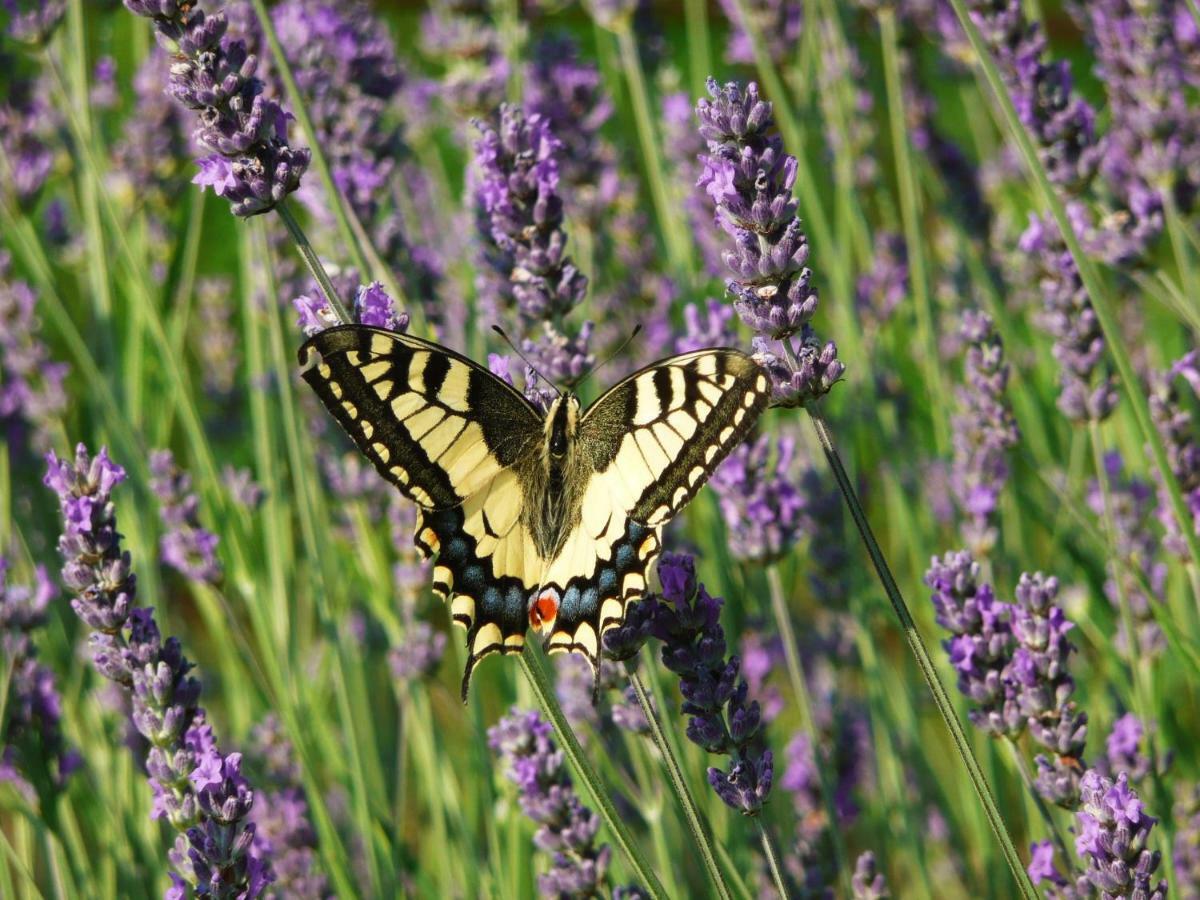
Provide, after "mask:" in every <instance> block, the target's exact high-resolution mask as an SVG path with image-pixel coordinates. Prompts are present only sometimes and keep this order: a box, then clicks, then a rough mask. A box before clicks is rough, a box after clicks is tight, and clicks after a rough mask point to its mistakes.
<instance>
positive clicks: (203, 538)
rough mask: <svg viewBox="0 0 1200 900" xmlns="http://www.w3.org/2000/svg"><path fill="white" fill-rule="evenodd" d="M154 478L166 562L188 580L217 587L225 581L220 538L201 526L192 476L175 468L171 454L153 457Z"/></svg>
mask: <svg viewBox="0 0 1200 900" xmlns="http://www.w3.org/2000/svg"><path fill="white" fill-rule="evenodd" d="M150 475H151V479H150V490H152V491H153V492H154V494H155V495H156V496H157V497H158V499H159V500H160V501H161V503H162V505H161V507H160V508H159V515H160V517H161V518H162V522H163V525H164V526H165V527H166V529H167V532H166V534H164V535H163V537H162V540H161V542H160V543H159V554H160V556H161V558H162V561H163V562H164V563H166V564H167V565H168V566H170V567H171V568H172V569H175V570H176V571H177V572H179V573H180V574H182V575H183V576H184V577H185V578H190V579H192V580H193V581H203V582H207V583H209V584H214V583H216V582H217V581H219V580H220V578H221V563H220V562H219V561H218V560H217V555H216V554H217V536H216V535H215V534H213V533H212V532H211V531H208V530H207V529H205V528H203V527H202V526H201V525H200V501H199V499H198V498H197V497H196V495H195V494H194V493H193V492H192V478H191V476H190V475H188V474H187V473H186V472H184V471H183V470H182V469H180V468H179V466H177V465H175V457H174V456H173V455H172V453H171V451H170V450H155V451H153V452H152V453H151V454H150Z"/></svg>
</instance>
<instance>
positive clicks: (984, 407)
mask: <svg viewBox="0 0 1200 900" xmlns="http://www.w3.org/2000/svg"><path fill="white" fill-rule="evenodd" d="M960 334H961V336H962V339H963V341H964V342H966V345H967V352H966V359H965V362H964V364H963V382H964V383H963V384H962V385H961V386H960V387H959V389H958V391H957V401H958V411H957V412H956V413H955V415H954V416H953V417H952V419H951V425H950V428H951V431H952V432H953V435H954V437H953V442H954V461H953V464H952V465H951V468H950V486H951V488H952V489H953V491H954V496H955V499H956V500H957V501H958V505H959V508H960V509H961V510H962V512H963V515H964V517H965V519H966V522H965V523H964V526H963V534H964V536H965V537H966V540H967V544H968V546H969V547H970V548H971V550H972V552H973V553H976V554H981V555H982V554H986V553H987V552H988V551H989V550H990V549H991V547H992V546H993V545H994V544H995V541H996V528H995V521H994V516H995V513H996V507H997V504H998V502H999V499H1000V492H1001V491H1002V490H1003V489H1004V485H1005V484H1006V483H1007V481H1008V471H1009V469H1008V453H1009V451H1010V450H1011V449H1012V448H1013V447H1015V446H1016V445H1017V443H1018V441H1020V437H1021V435H1020V431H1019V430H1018V429H1017V422H1016V419H1015V417H1014V416H1013V413H1012V409H1011V408H1010V405H1009V402H1008V399H1007V397H1006V396H1005V394H1006V393H1007V389H1008V375H1009V365H1008V363H1007V362H1006V361H1005V359H1004V347H1003V345H1002V343H1001V341H1000V336H999V335H998V334H997V333H996V328H995V325H994V323H993V322H992V319H991V317H990V316H989V315H987V314H986V313H982V312H978V311H976V310H966V311H965V312H964V313H963V318H962V326H961V329H960Z"/></svg>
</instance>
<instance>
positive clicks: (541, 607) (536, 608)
mask: <svg viewBox="0 0 1200 900" xmlns="http://www.w3.org/2000/svg"><path fill="white" fill-rule="evenodd" d="M557 616H558V595H557V594H556V593H555V592H554V591H543V592H542V594H541V595H539V596H538V598H537V599H536V600H534V601H533V605H532V606H530V607H529V626H530V627H531V628H532V629H533V630H534V631H541V630H542V627H543V626H544V625H546V624H547V623H549V622H553V621H554V619H555V617H557Z"/></svg>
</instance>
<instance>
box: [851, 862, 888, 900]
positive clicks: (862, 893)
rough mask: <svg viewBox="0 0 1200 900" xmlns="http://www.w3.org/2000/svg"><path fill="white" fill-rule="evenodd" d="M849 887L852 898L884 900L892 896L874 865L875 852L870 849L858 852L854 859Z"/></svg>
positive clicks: (858, 899) (881, 874)
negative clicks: (856, 857)
mask: <svg viewBox="0 0 1200 900" xmlns="http://www.w3.org/2000/svg"><path fill="white" fill-rule="evenodd" d="M850 888H851V890H852V891H853V892H854V893H853V897H854V900H885V898H888V897H891V896H892V892H891V891H889V890H888V886H887V881H886V880H885V879H884V877H883V873H882V872H880V871H879V870H878V868H877V867H876V865H875V854H874V853H872V852H871V851H870V850H868V851H866V852H865V853H860V854H859V856H858V859H857V860H855V862H854V874H853V875H852V876H851V878H850Z"/></svg>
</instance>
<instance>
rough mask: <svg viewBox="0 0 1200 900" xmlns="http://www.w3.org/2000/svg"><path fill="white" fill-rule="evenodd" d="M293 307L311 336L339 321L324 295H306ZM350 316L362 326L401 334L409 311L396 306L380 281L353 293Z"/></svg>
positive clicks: (362, 286) (406, 324)
mask: <svg viewBox="0 0 1200 900" xmlns="http://www.w3.org/2000/svg"><path fill="white" fill-rule="evenodd" d="M292 306H293V307H294V308H295V309H296V312H298V313H299V314H300V318H299V319H297V321H296V324H297V325H299V326H300V330H301V331H303V332H304V333H305V334H306V335H308V336H309V337H312V336H313V335H314V334H317V333H318V332H321V331H324V330H325V329H326V328H332V327H333V326H334V325H337V324H338V320H337V316H336V315H335V314H334V312H333V310H332V308H330V306H329V301H328V300H326V299H325V296H324V295H323V294H320V295H315V296H313V295H309V294H304V295H302V296H299V297H297V298H296V299H295V300H293V301H292ZM351 315H352V316H353V319H354V321H355V322H357V323H358V324H359V325H370V326H372V327H375V328H386V329H387V330H389V331H395V332H399V333H401V334H403V333H404V332H405V331H407V330H408V321H409V319H408V313H407V312H405V311H404V310H402V309H400V308H399V307H398V306H397V305H396V301H395V300H394V299H392V298H391V297H390V296H388V294H387V292H386V291H385V290H384V289H383V285H382V284H380V283H379V282H378V281H373V282H371V283H370V284H365V285H361V286H359V287H358V289H357V290H356V291H355V292H354V305H353V308H352V312H351Z"/></svg>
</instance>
